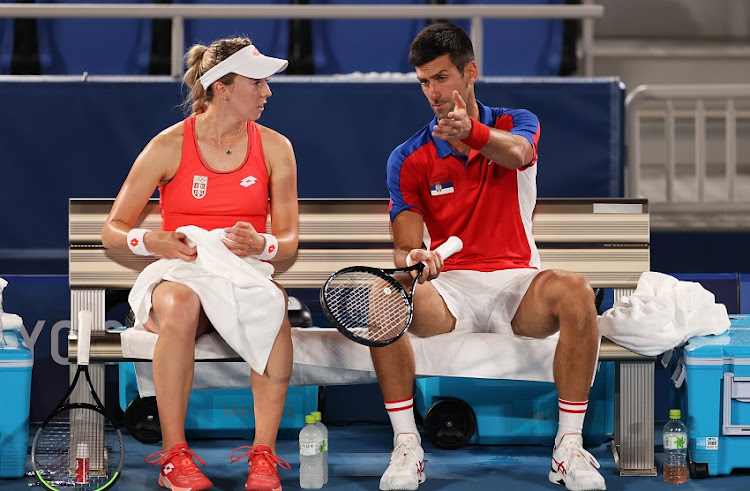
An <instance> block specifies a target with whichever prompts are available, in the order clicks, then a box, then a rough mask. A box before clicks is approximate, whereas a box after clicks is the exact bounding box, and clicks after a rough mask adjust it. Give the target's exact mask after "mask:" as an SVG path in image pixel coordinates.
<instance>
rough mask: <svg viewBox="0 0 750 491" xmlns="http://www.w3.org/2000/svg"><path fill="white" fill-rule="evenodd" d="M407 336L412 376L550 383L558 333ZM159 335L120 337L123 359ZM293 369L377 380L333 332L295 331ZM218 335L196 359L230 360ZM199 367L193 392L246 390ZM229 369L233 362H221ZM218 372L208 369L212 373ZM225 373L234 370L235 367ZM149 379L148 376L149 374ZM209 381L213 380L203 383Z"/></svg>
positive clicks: (359, 352)
mask: <svg viewBox="0 0 750 491" xmlns="http://www.w3.org/2000/svg"><path fill="white" fill-rule="evenodd" d="M407 335H408V336H410V339H411V343H412V346H413V348H414V358H415V362H416V375H417V376H418V377H426V376H452V377H475V378H489V379H510V380H534V381H539V382H552V381H553V377H552V362H553V359H554V354H555V349H556V348H557V340H558V337H559V336H558V335H554V336H550V337H548V338H545V339H530V338H521V337H518V336H506V335H502V334H494V333H455V332H454V333H448V334H442V335H440V336H433V337H429V338H418V337H416V336H411V335H410V334H407ZM156 339H157V335H156V334H153V333H150V332H148V331H144V330H143V329H127V330H125V331H124V332H123V333H122V350H123V356H125V357H126V358H141V359H150V358H152V356H153V353H154V346H155V345H156ZM292 343H293V344H294V368H293V371H292V380H291V382H290V384H291V385H336V384H354V383H369V382H375V381H377V379H376V377H375V371H374V368H373V365H372V359H371V358H370V353H369V348H367V347H366V346H363V345H361V344H357V343H355V342H353V341H351V340H349V339H348V338H346V337H345V336H343V335H342V334H341V333H339V332H338V331H337V330H336V329H333V328H307V329H305V328H294V329H292ZM222 345H223V341H222V340H221V339H219V338H217V337H211V336H208V335H207V336H201V337H200V338H198V341H197V343H196V359H212V358H217V357H221V356H222V355H223V356H225V357H231V356H232V355H233V354H232V353H231V348H229V347H227V346H225V345H224V346H222ZM202 365H204V364H203V363H199V364H197V365H196V379H195V381H194V385H193V389H203V388H207V387H246V386H247V384H248V378H247V377H234V376H225V377H215V376H213V375H210V376H209V377H203V376H201V375H198V373H199V372H200V371H201V370H202V368H201V367H202ZM217 365H218V370H221V365H231V363H219V364H217ZM216 370H217V368H211V369H210V370H209V371H210V373H211V374H215V373H217V372H216ZM226 370H229V371H232V373H234V371H235V370H236V368H235V367H227V368H226ZM148 376H150V374H148ZM206 378H213V380H205V381H204V379H206ZM138 385H139V390H140V391H141V394H142V395H143V394H146V395H151V393H152V392H151V391H153V384H152V383H151V382H149V383H148V385H144V384H143V380H142V379H141V378H140V377H139V379H138Z"/></svg>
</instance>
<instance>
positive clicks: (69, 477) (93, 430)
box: [31, 310, 125, 491]
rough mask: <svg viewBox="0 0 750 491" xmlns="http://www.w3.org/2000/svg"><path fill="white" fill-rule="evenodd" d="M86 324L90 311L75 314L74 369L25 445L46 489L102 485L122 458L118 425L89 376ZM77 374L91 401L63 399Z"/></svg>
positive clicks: (106, 485)
mask: <svg viewBox="0 0 750 491" xmlns="http://www.w3.org/2000/svg"><path fill="white" fill-rule="evenodd" d="M91 324H92V315H91V312H90V311H87V310H83V311H81V312H79V313H78V369H77V371H76V374H75V377H73V382H72V383H71V384H70V388H69V389H68V391H67V392H66V393H65V395H64V396H63V398H62V400H61V401H60V403H59V404H58V405H57V408H55V410H54V411H52V414H50V415H49V416H48V417H47V419H45V420H44V422H43V423H42V426H41V427H40V428H39V430H37V432H36V436H35V437H34V443H33V444H32V446H31V463H32V465H33V467H34V472H35V473H36V475H37V477H38V478H39V481H40V483H41V484H42V485H43V486H44V487H45V488H47V489H51V490H65V491H67V490H70V489H75V490H103V489H108V488H110V487H111V486H112V485H113V484H114V483H115V481H116V480H117V478H118V477H119V476H120V472H121V471H122V466H123V463H124V462H125V450H124V446H123V443H122V435H121V434H120V429H119V428H118V426H117V423H115V422H114V420H113V419H112V417H111V416H110V415H109V413H108V412H107V411H106V409H104V405H103V404H102V401H101V400H100V399H99V396H98V395H97V394H96V391H95V390H94V386H93V385H92V383H91V376H90V375H89V366H88V365H89V351H90V345H91ZM81 379H85V380H86V384H87V385H88V389H89V391H90V392H91V397H92V398H93V401H94V404H88V403H83V402H70V403H68V402H67V401H68V398H69V397H70V396H71V394H72V393H73V390H74V389H75V388H76V387H77V386H78V385H79V381H80V380H81ZM81 384H83V382H81ZM81 389H83V387H81ZM84 390H85V389H84ZM79 392H80V391H79Z"/></svg>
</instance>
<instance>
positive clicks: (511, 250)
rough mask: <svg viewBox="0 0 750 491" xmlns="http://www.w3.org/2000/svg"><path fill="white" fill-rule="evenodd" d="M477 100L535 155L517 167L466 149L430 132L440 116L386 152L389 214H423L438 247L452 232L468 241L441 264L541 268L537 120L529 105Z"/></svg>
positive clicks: (491, 121)
mask: <svg viewBox="0 0 750 491" xmlns="http://www.w3.org/2000/svg"><path fill="white" fill-rule="evenodd" d="M477 104H478V105H479V121H481V122H482V123H483V124H486V125H488V126H490V127H494V128H497V129H500V130H504V131H508V132H510V133H512V134H515V135H521V136H523V137H524V138H526V139H527V140H528V141H529V144H530V145H531V146H532V147H533V149H534V157H533V159H532V161H531V162H530V163H529V164H528V165H526V166H525V167H522V168H520V169H517V170H515V169H508V168H506V167H503V166H501V165H496V164H495V163H493V162H492V161H490V160H489V159H488V158H487V157H485V156H484V155H482V154H481V153H479V152H478V151H476V150H471V152H470V153H469V155H461V154H459V153H457V152H455V151H454V150H453V147H451V146H450V143H448V142H447V141H444V140H440V139H438V138H434V137H433V136H432V134H431V129H432V128H433V127H434V126H435V125H436V124H437V117H435V118H433V120H432V122H431V123H430V124H429V125H427V126H425V127H424V128H422V129H421V130H420V131H418V132H417V133H416V134H415V135H414V136H412V137H411V138H409V139H408V140H407V141H406V142H404V143H402V144H401V145H399V146H398V147H396V149H394V150H393V152H392V153H391V156H390V157H389V158H388V165H387V183H388V191H389V194H390V198H391V203H390V217H391V221H393V220H394V219H395V218H396V216H397V215H398V214H399V213H401V212H402V211H405V210H409V211H413V212H416V213H419V214H421V215H422V216H423V217H424V222H425V226H426V228H427V232H428V233H429V235H430V239H431V248H432V249H434V248H436V247H437V246H439V245H440V244H442V243H443V242H445V240H446V239H447V238H448V237H450V236H452V235H457V236H458V237H460V238H461V239H462V240H463V243H464V248H463V250H462V251H460V252H458V253H456V254H454V255H453V256H451V257H450V258H448V259H447V260H446V261H445V266H444V268H443V271H450V270H456V269H470V270H475V271H496V270H501V269H511V268H540V267H541V261H540V259H539V252H538V251H537V248H536V245H535V243H534V238H533V236H532V234H531V226H532V222H531V218H532V213H533V211H534V206H535V204H536V194H537V192H536V168H537V166H536V162H537V144H538V141H539V130H540V128H539V120H538V119H537V117H536V116H535V115H534V114H533V113H531V112H529V111H527V110H525V109H507V108H497V107H488V106H485V105H483V104H482V103H480V102H479V101H477Z"/></svg>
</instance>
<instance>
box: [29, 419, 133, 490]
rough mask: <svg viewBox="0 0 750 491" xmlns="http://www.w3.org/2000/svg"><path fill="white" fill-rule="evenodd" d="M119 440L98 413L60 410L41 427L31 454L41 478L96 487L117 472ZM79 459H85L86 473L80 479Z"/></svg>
mask: <svg viewBox="0 0 750 491" xmlns="http://www.w3.org/2000/svg"><path fill="white" fill-rule="evenodd" d="M121 458H122V440H121V438H120V435H119V433H118V431H117V430H116V428H115V427H114V426H113V425H112V424H111V423H110V422H109V421H108V420H107V418H105V417H104V416H103V415H102V414H101V413H99V412H97V411H95V410H93V409H89V408H68V409H63V410H62V411H60V412H59V413H58V414H57V415H55V417H54V418H53V419H52V420H50V421H49V422H47V424H46V425H45V426H44V427H43V428H42V429H41V430H40V432H39V435H38V436H37V439H36V447H35V453H34V460H35V468H36V469H37V470H38V471H39V472H40V474H41V477H42V478H43V479H44V480H46V481H48V482H50V483H52V484H54V485H58V486H75V489H99V488H101V487H102V486H103V485H104V484H106V483H107V482H108V481H109V480H110V479H111V478H112V477H113V476H114V475H115V473H116V472H117V471H118V469H119V467H120V461H121ZM79 459H86V460H87V464H88V474H87V477H86V479H84V481H87V482H81V481H82V480H81V479H80V473H79V472H78V467H79V465H80V462H79Z"/></svg>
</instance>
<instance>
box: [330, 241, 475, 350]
mask: <svg viewBox="0 0 750 491" xmlns="http://www.w3.org/2000/svg"><path fill="white" fill-rule="evenodd" d="M462 248H463V242H461V239H459V238H458V237H456V236H453V237H450V238H449V239H448V240H447V241H445V243H444V244H442V245H440V247H438V248H437V249H435V251H436V252H438V253H440V256H441V257H442V258H443V259H446V258H448V257H449V256H451V255H452V254H455V253H456V252H458V251H460V250H461V249H462ZM424 266H425V265H424V263H417V264H415V265H413V266H409V267H406V268H396V269H379V268H371V267H367V266H352V267H349V268H344V269H341V270H339V271H337V272H335V273H333V275H332V276H331V277H330V278H328V280H327V281H326V282H325V285H323V288H321V290H320V303H321V305H322V306H323V312H325V314H326V316H327V317H328V319H329V320H330V321H331V323H332V324H333V325H334V326H336V328H337V329H338V330H339V331H340V332H341V333H342V334H344V335H345V336H346V337H348V338H349V339H351V340H353V341H356V342H358V343H360V344H364V345H366V346H386V345H388V344H391V343H393V342H394V341H396V340H397V339H398V338H400V337H401V336H403V334H404V333H405V332H406V330H407V329H408V328H409V325H410V324H411V320H412V315H413V305H412V298H413V295H414V289H415V288H416V287H417V282H418V281H419V277H420V276H421V275H422V271H423V270H424ZM409 271H417V274H416V276H415V277H414V279H413V280H412V283H411V288H410V289H409V291H408V292H407V291H406V289H405V288H404V287H403V286H401V284H400V283H399V282H398V281H397V280H396V279H395V278H394V277H393V276H392V275H396V274H402V273H408V272H409Z"/></svg>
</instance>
